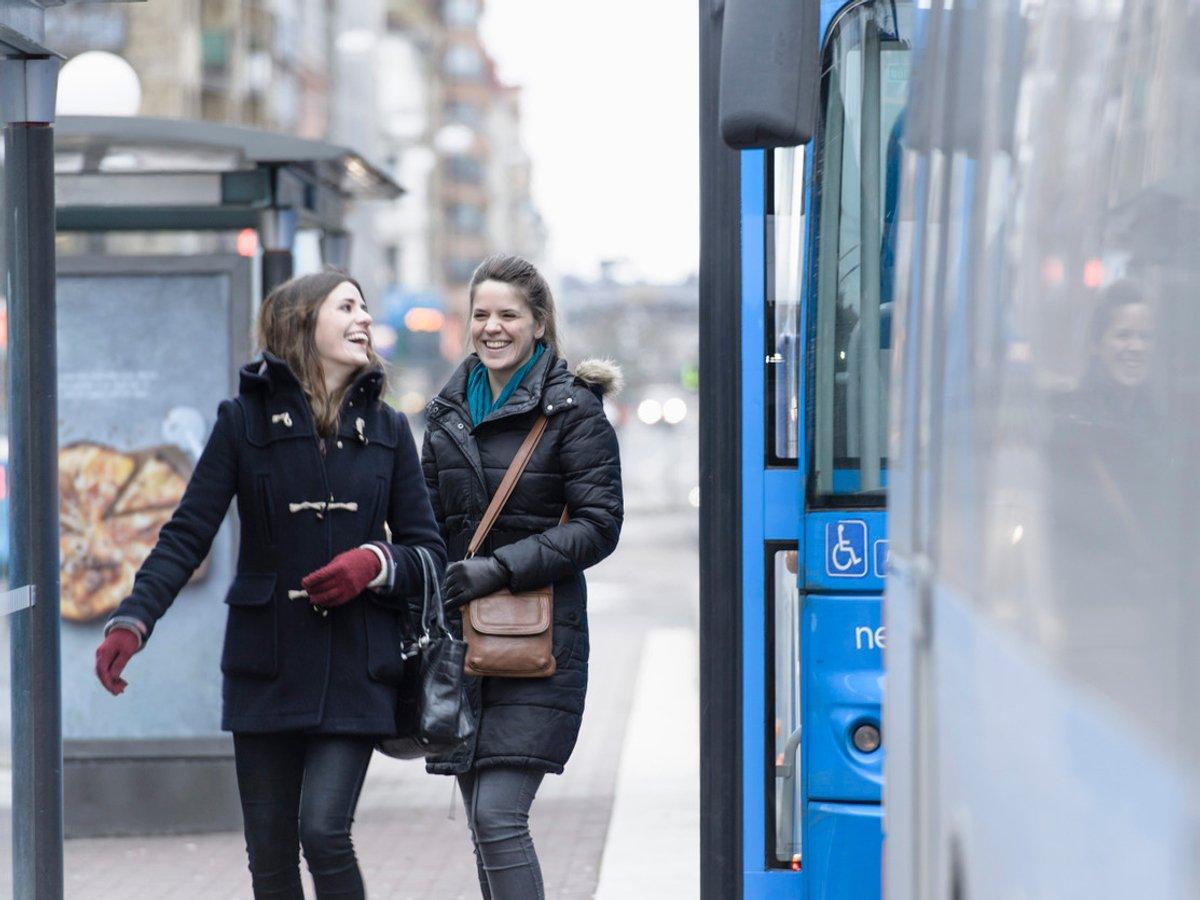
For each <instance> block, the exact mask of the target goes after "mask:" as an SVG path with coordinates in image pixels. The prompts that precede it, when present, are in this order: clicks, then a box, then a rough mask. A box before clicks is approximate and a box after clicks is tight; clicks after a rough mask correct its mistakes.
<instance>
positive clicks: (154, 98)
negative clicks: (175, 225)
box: [46, 0, 546, 392]
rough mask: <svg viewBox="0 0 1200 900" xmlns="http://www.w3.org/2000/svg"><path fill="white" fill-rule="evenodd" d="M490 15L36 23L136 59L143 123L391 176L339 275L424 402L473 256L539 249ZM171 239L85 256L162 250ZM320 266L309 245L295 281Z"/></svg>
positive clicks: (432, 0) (127, 13)
mask: <svg viewBox="0 0 1200 900" xmlns="http://www.w3.org/2000/svg"><path fill="white" fill-rule="evenodd" d="M483 12H484V7H483V2H482V0H154V2H152V3H145V4H131V5H114V6H63V7H57V8H52V9H50V10H48V11H47V16H46V31H47V41H48V42H49V43H50V44H51V45H53V46H55V47H57V48H60V49H61V51H62V52H63V53H64V54H65V55H66V56H67V57H68V58H70V57H72V56H74V55H76V54H78V53H81V52H84V51H87V50H104V51H107V52H110V53H113V54H116V55H118V56H120V57H122V58H124V59H125V60H126V61H127V62H129V63H130V64H131V65H132V66H133V68H134V70H135V71H136V72H137V74H138V76H139V78H140V81H141V87H142V102H141V109H140V114H141V115H145V116H162V117H169V118H190V119H204V120H208V121H213V122H223V123H229V124H237V125H247V126H253V127H259V128H265V129H270V130H275V131H280V132H284V133H288V134H295V135H297V136H300V137H306V138H315V139H324V140H328V141H330V142H332V143H337V144H343V145H346V146H350V147H353V148H354V149H356V150H358V151H359V152H361V153H363V154H364V155H365V156H366V157H367V158H368V159H370V160H371V161H372V162H374V163H375V164H376V165H379V166H380V167H382V168H384V169H386V170H387V171H388V172H389V173H390V174H391V175H392V176H393V177H395V178H396V180H397V181H398V182H399V183H400V184H401V185H403V186H404V188H405V190H406V194H405V196H403V197H402V198H400V199H399V200H397V201H394V202H388V203H376V204H372V205H363V206H361V207H360V208H358V209H356V210H355V211H354V212H353V213H352V214H351V216H350V218H349V220H348V226H349V228H350V229H351V230H352V233H353V244H352V250H351V256H350V267H351V269H352V270H353V272H354V274H355V275H356V277H358V278H359V279H360V281H361V282H362V283H363V287H364V290H365V291H366V293H367V294H368V302H369V303H371V305H372V308H373V312H374V313H375V316H376V319H377V321H380V324H381V325H384V326H386V327H384V328H381V330H380V337H381V349H384V350H388V351H390V352H389V353H388V355H390V356H391V357H392V358H393V359H394V360H395V361H396V362H398V363H400V364H401V369H402V374H403V373H404V372H405V371H406V370H408V369H410V368H411V369H412V370H413V372H412V375H413V378H412V379H406V378H403V377H402V379H401V380H402V381H406V380H407V381H409V382H410V386H411V388H412V389H413V390H414V391H417V392H420V391H428V390H429V389H430V388H431V387H435V386H436V385H434V382H435V381H437V380H438V379H439V378H440V377H442V376H443V375H444V374H445V373H446V371H447V370H448V368H449V365H450V363H451V361H453V360H456V359H457V358H458V357H459V356H461V353H462V350H463V347H464V344H465V335H464V329H463V323H464V322H465V312H466V303H467V284H468V282H469V280H470V276H471V272H472V271H473V269H474V267H475V265H476V264H478V262H479V260H480V259H481V258H482V257H484V256H486V255H487V254H489V253H493V252H498V251H505V252H513V253H519V254H521V255H524V256H527V257H529V258H530V259H533V260H534V261H538V262H540V261H542V258H543V255H544V253H545V245H546V234H545V228H544V226H543V223H542V219H541V217H540V215H539V214H538V211H537V209H536V207H535V205H534V203H533V199H532V195H531V192H530V186H531V177H532V163H531V161H530V158H529V155H528V154H527V153H526V151H525V149H524V148H523V147H522V145H521V140H520V124H521V111H520V92H519V89H517V88H515V87H512V86H509V85H506V84H504V83H503V82H502V81H501V80H500V79H499V78H498V77H497V74H496V67H495V64H494V62H493V60H492V58H491V57H490V56H489V54H488V51H487V48H486V46H485V45H484V42H483V39H482V36H481V34H480V28H479V25H480V18H481V17H482V15H483ZM235 237H236V236H235V235H219V236H208V237H204V238H200V239H197V238H196V237H195V236H193V237H192V238H191V239H190V243H187V244H186V246H187V248H188V250H189V251H190V252H196V251H197V250H199V249H204V250H230V251H232V249H233V248H234V246H235ZM169 240H170V239H166V240H164V239H163V238H161V237H156V238H150V237H146V238H144V239H136V238H134V239H131V238H130V236H120V237H115V238H113V239H112V246H111V247H110V246H107V245H106V246H103V247H102V246H99V245H98V244H97V242H96V241H94V240H92V241H89V242H86V243H80V244H79V245H78V248H79V249H86V250H89V251H92V252H96V251H99V250H112V251H116V252H164V251H166V250H169V249H170V247H169ZM181 240H182V239H181ZM181 246H183V244H181ZM72 249H76V245H74V244H70V243H69V242H68V245H67V246H65V247H64V250H65V251H66V252H70V251H71V250H72ZM315 258H316V254H315V253H309V254H307V255H306V253H305V246H304V238H303V236H302V238H301V240H300V242H299V245H298V247H297V271H298V272H300V271H305V269H306V264H307V265H309V266H311V265H315ZM414 309H415V310H418V312H419V313H420V315H410V313H412V311H413V310H414ZM406 322H407V324H406ZM411 325H417V326H419V329H420V330H418V331H412V330H411V328H410V326H411ZM435 326H436V327H435ZM389 329H390V330H389ZM384 343H386V344H388V345H389V346H387V347H383V346H382V345H383V344H384Z"/></svg>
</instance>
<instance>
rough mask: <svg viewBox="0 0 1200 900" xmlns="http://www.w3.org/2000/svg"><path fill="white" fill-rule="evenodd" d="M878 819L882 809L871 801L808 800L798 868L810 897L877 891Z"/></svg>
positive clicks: (859, 898) (858, 897) (824, 899)
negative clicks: (801, 869)
mask: <svg viewBox="0 0 1200 900" xmlns="http://www.w3.org/2000/svg"><path fill="white" fill-rule="evenodd" d="M881 821H882V812H881V811H880V807H879V806H878V805H877V804H874V803H810V804H809V805H808V843H807V844H806V846H805V851H804V871H805V873H806V876H807V879H808V887H809V895H808V896H809V898H810V900H863V898H864V897H878V896H879V892H880V885H881V881H882V872H881V870H880V862H881V857H880V853H879V842H880V841H881V840H882V828H881ZM865 848H870V852H865Z"/></svg>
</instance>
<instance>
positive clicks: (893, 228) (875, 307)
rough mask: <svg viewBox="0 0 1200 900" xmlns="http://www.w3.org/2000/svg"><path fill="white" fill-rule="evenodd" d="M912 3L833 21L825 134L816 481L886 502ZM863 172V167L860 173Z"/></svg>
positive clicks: (818, 487) (821, 494)
mask: <svg viewBox="0 0 1200 900" xmlns="http://www.w3.org/2000/svg"><path fill="white" fill-rule="evenodd" d="M910 19H911V11H910V9H909V8H908V7H907V6H901V7H898V8H896V7H893V6H891V5H878V6H876V5H875V4H870V5H866V6H863V7H860V8H859V9H857V10H855V11H853V12H852V13H850V14H848V15H847V16H846V18H844V19H843V20H842V22H841V23H840V24H839V25H838V26H837V29H836V32H835V36H834V38H833V40H832V41H831V43H830V45H829V48H828V50H827V51H826V52H827V56H826V75H825V78H824V80H823V82H822V106H823V119H822V126H823V127H822V129H821V133H820V134H821V136H820V142H819V145H818V154H819V156H818V158H817V172H818V174H817V179H818V196H817V202H818V205H819V219H818V234H817V241H818V266H817V310H816V317H815V319H816V321H815V329H814V350H815V356H816V365H815V368H814V373H813V378H814V384H813V390H814V404H813V408H814V416H815V422H814V457H815V458H814V461H813V473H814V479H813V491H814V494H815V495H816V497H817V498H818V499H820V498H828V497H830V496H832V495H854V496H856V497H857V498H858V499H859V500H860V501H861V500H863V499H871V500H873V501H875V502H882V499H883V490H884V488H885V487H886V465H887V459H886V453H887V448H886V438H885V434H886V421H887V399H888V372H889V365H890V363H889V357H890V352H891V310H892V270H893V263H894V258H895V252H894V248H895V244H896V237H897V234H896V232H897V228H898V227H899V225H900V223H899V222H898V220H897V218H896V215H897V209H898V195H899V182H900V158H901V137H902V134H903V129H904V102H905V91H906V87H907V83H908V77H909V65H910V62H909V43H908V31H909V21H910ZM864 172H865V173H867V175H866V177H864V175H863V173H864Z"/></svg>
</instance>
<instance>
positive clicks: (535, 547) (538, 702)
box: [421, 256, 624, 900]
mask: <svg viewBox="0 0 1200 900" xmlns="http://www.w3.org/2000/svg"><path fill="white" fill-rule="evenodd" d="M470 302H471V307H470V321H471V342H472V344H473V345H474V348H475V350H476V352H475V353H472V354H471V355H470V356H468V357H467V359H466V360H465V361H464V362H463V364H462V365H461V366H459V368H458V370H457V371H456V372H455V373H454V375H452V376H451V378H450V380H449V382H447V384H446V386H445V387H444V388H443V389H442V391H441V393H440V394H439V395H438V396H437V397H436V398H434V399H433V400H432V401H430V403H429V406H428V407H427V410H426V411H427V414H428V428H427V430H426V433H425V444H424V447H423V450H422V459H421V462H422V465H423V466H424V469H425V479H426V481H427V483H428V485H429V491H430V494H431V496H432V498H433V507H434V514H435V515H436V516H437V520H438V524H439V525H440V526H441V528H442V533H443V535H444V536H445V538H446V542H447V546H448V549H449V558H450V559H451V560H458V561H457V562H453V563H452V564H451V565H450V567H449V568H448V569H447V570H446V579H445V602H446V605H447V607H448V608H451V609H459V608H460V607H461V606H463V605H464V604H466V603H468V602H469V601H471V600H473V599H475V598H477V597H481V596H484V595H486V594H489V593H492V592H493V591H496V590H498V589H500V588H502V587H507V588H509V589H511V590H513V591H524V590H529V589H533V588H538V587H542V586H544V585H546V584H548V583H552V584H553V586H554V655H555V661H556V664H557V670H556V671H555V673H554V674H553V675H551V676H550V677H548V678H500V677H485V678H479V679H468V692H469V694H470V697H471V704H472V707H473V709H474V711H475V714H476V717H477V723H478V727H477V728H476V733H475V736H474V737H473V738H472V739H471V740H470V741H468V742H467V743H466V744H464V745H463V746H461V747H460V748H458V749H457V750H455V751H454V752H452V753H450V754H448V755H447V756H444V757H440V758H434V759H431V760H429V763H428V768H429V770H430V771H431V772H435V773H441V774H447V775H456V776H457V777H458V780H459V785H460V787H461V790H462V794H463V800H464V803H465V805H466V808H467V821H468V824H469V826H470V829H471V836H472V838H473V840H474V844H475V857H476V863H477V866H478V870H479V881H480V887H481V890H482V893H483V896H484V897H485V898H490V900H510V898H521V900H528V898H534V897H539V898H540V897H542V896H543V888H542V877H541V870H540V868H539V866H538V860H537V855H536V854H535V852H534V849H533V842H532V840H531V838H530V836H529V818H528V817H529V809H530V806H531V804H532V803H533V798H534V795H535V793H536V791H537V789H538V786H539V785H540V783H541V781H542V778H543V776H544V775H545V774H546V773H547V772H550V773H559V772H562V770H563V766H565V765H566V763H567V760H568V758H569V757H570V756H571V751H572V749H573V748H574V746H575V739H576V737H577V736H578V734H579V725H580V722H581V719H582V716H583V704H584V694H585V691H586V688H587V661H588V627H587V604H586V599H587V587H586V584H585V582H584V577H583V570H584V569H586V568H588V567H589V566H592V565H595V564H596V563H597V562H599V561H600V560H602V559H604V557H606V556H608V555H609V554H610V553H612V551H613V549H614V548H615V547H616V545H617V536H618V534H619V533H620V530H621V521H622V518H623V515H624V511H623V507H622V499H621V465H620V459H619V457H618V452H617V438H616V434H615V433H614V431H613V429H612V426H611V425H610V424H609V422H608V419H607V418H606V417H605V414H604V407H603V404H602V403H601V399H600V398H601V396H602V395H603V394H604V393H605V392H607V391H612V390H615V389H616V388H617V387H618V385H619V379H620V373H619V371H618V370H617V369H616V367H615V366H613V365H612V364H611V363H607V362H600V361H588V362H584V363H580V365H579V366H578V367H577V368H576V370H575V372H574V374H572V373H571V371H570V370H569V369H568V368H567V363H566V361H565V360H563V359H561V358H560V357H559V355H558V346H557V339H556V332H557V329H556V321H555V314H554V300H553V298H552V296H551V293H550V290H549V288H548V286H547V285H546V282H545V280H544V279H543V278H542V276H541V275H540V274H539V273H538V271H537V270H536V269H535V268H534V267H533V266H532V265H531V264H530V263H528V262H526V261H525V260H523V259H520V258H518V257H512V256H507V257H505V256H496V257H491V258H489V259H486V260H484V261H483V262H482V263H481V264H480V265H479V267H478V268H477V269H476V270H475V274H474V275H473V276H472V278H471V286H470ZM539 413H542V414H545V415H546V417H547V418H548V420H549V421H548V425H547V427H546V431H545V433H544V434H543V435H542V438H541V441H540V442H539V443H538V445H537V448H536V450H535V451H534V453H533V456H532V457H531V459H530V460H529V464H528V466H527V468H526V469H525V472H524V474H523V475H522V476H521V478H520V480H519V481H518V482H517V485H516V488H515V489H514V491H513V493H512V495H511V497H510V498H509V500H508V502H507V503H506V504H505V506H504V509H503V512H502V513H501V515H500V517H499V519H498V520H497V522H496V524H495V526H494V527H493V528H492V530H491V532H490V533H489V535H488V538H487V540H486V541H485V543H484V545H483V547H482V548H481V549H480V550H479V552H478V554H477V555H476V556H474V557H473V558H471V559H463V557H464V556H465V555H466V551H467V545H468V543H469V542H470V539H471V536H472V534H473V533H474V531H475V527H476V526H477V525H478V524H479V522H480V520H481V519H482V517H483V513H484V510H485V509H486V508H487V505H488V502H489V501H490V499H491V497H492V495H493V494H494V493H495V491H496V489H497V487H498V486H499V484H500V480H501V478H503V476H504V473H505V471H506V470H507V468H508V466H509V463H511V462H512V460H513V456H514V455H515V454H516V451H517V448H518V447H519V446H520V445H521V443H522V441H523V440H524V439H525V436H526V435H527V434H528V433H529V431H530V429H531V428H532V427H533V425H534V422H535V421H536V420H537V418H538V415H539ZM564 506H565V507H566V509H567V512H568V514H569V519H568V521H566V522H565V523H560V515H561V514H562V511H563V507H564Z"/></svg>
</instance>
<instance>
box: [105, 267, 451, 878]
mask: <svg viewBox="0 0 1200 900" xmlns="http://www.w3.org/2000/svg"><path fill="white" fill-rule="evenodd" d="M258 340H259V344H260V346H261V347H262V349H263V355H262V358H261V359H258V360H255V361H254V362H252V363H250V364H248V365H246V366H244V367H243V368H242V370H241V387H240V390H239V392H238V395H237V396H236V397H234V398H232V399H230V400H226V401H224V402H222V403H221V405H220V408H219V409H218V411H217V421H216V424H215V425H214V426H213V431H212V435H211V436H210V437H209V439H208V444H207V446H206V447H205V448H204V452H203V453H202V454H201V456H200V460H199V462H198V463H197V464H196V469H195V472H194V473H193V474H192V477H191V480H190V482H189V483H188V488H187V492H186V493H185V494H184V496H183V500H182V501H180V504H179V507H178V509H176V510H175V513H174V515H173V516H172V517H171V520H170V521H169V522H168V523H167V524H166V525H164V526H163V528H162V530H161V532H160V533H159V536H158V542H157V545H156V546H155V548H154V550H153V551H152V552H151V553H150V555H149V556H148V557H147V558H146V561H145V562H144V563H143V564H142V567H141V569H140V570H139V571H138V573H137V577H136V579H135V581H134V585H133V591H132V593H131V594H130V595H129V597H127V598H126V599H125V600H124V601H123V602H122V603H121V605H120V606H119V607H118V608H117V611H116V613H115V614H114V615H113V617H112V618H111V619H109V621H108V624H107V626H106V627H105V629H104V631H105V638H104V641H103V643H102V644H101V645H100V647H99V648H98V649H97V651H96V675H97V677H98V678H99V679H100V682H101V684H102V685H103V686H104V688H105V689H106V690H108V691H109V692H110V693H112V694H114V695H115V694H120V693H121V692H122V691H124V690H125V687H126V683H125V680H124V679H123V678H122V672H123V671H124V669H125V666H126V664H127V663H128V662H129V660H130V657H132V656H133V654H134V653H136V652H137V651H138V650H139V649H140V648H141V647H142V645H143V644H144V643H146V642H147V641H148V640H149V639H150V636H151V634H152V633H153V630H154V626H155V623H156V622H157V621H158V620H159V618H161V617H162V616H163V614H164V613H166V611H167V609H168V608H169V607H170V606H171V603H172V602H173V601H174V600H175V597H176V595H177V594H178V593H179V591H180V590H181V589H182V588H183V586H184V585H185V584H186V583H187V581H188V579H189V578H190V577H191V575H192V572H193V571H195V569H196V567H197V566H199V565H200V563H201V561H202V560H203V559H204V558H205V557H206V556H207V555H208V551H209V547H210V546H211V545H212V541H213V538H214V536H215V535H216V533H217V529H218V528H219V527H220V525H221V522H222V521H223V520H224V518H225V513H226V511H227V510H228V508H229V504H230V502H231V501H232V500H233V499H234V498H235V497H236V498H237V507H238V517H239V520H240V522H241V529H240V548H239V552H238V564H237V573H236V574H235V576H234V579H233V584H232V585H231V586H230V588H229V593H228V594H227V596H226V598H225V602H226V603H227V604H228V605H229V610H228V618H227V621H226V626H225V643H224V649H223V651H222V654H221V671H222V673H223V674H224V685H223V691H222V698H223V710H222V715H221V727H222V728H223V729H225V730H226V731H231V732H233V752H234V762H235V765H236V768H237V780H238V792H239V794H240V796H241V801H242V813H243V818H244V820H245V832H246V847H247V851H248V853H249V857H250V873H251V877H252V881H253V889H254V896H255V897H277V898H288V900H303V898H304V891H303V888H302V887H301V883H300V868H299V850H300V849H301V848H303V850H304V856H305V859H306V860H307V861H308V868H309V871H310V872H311V873H312V876H313V882H314V885H315V887H316V891H317V897H335V896H336V897H345V898H354V897H363V896H364V894H363V883H362V876H361V875H360V872H359V867H358V862H357V860H356V858H355V853H354V847H353V845H352V843H351V839H350V824H351V822H352V821H353V818H354V809H355V806H356V805H357V803H358V794H359V791H360V789H361V788H362V783H363V778H364V776H365V775H366V770H367V764H368V762H369V761H370V758H371V752H372V749H373V746H374V743H375V739H376V738H378V737H382V736H386V735H389V734H392V733H393V732H394V730H395V711H396V703H397V699H398V696H397V693H398V688H399V685H400V682H401V680H402V678H403V676H404V661H403V658H402V657H401V652H400V645H401V642H400V641H399V640H398V639H397V636H398V632H399V628H400V626H401V624H402V620H403V619H404V617H405V608H406V605H407V598H408V596H409V595H410V594H412V593H414V592H417V591H419V590H420V587H421V581H420V579H421V564H420V557H419V555H418V550H417V547H425V548H427V549H428V550H429V551H430V553H432V555H433V557H434V558H435V559H436V560H437V561H438V565H439V566H440V565H441V563H442V561H444V559H445V545H444V544H443V542H442V538H441V536H440V534H439V532H438V526H437V522H436V521H435V520H434V517H433V509H432V506H431V505H430V501H429V495H428V492H427V491H426V489H425V481H424V478H423V476H422V474H421V468H420V463H419V461H418V459H417V451H416V446H415V444H414V442H413V437H412V433H411V432H410V431H409V427H408V422H407V421H406V420H405V418H404V416H402V415H400V414H399V413H397V412H396V411H395V410H393V409H392V408H391V407H390V406H388V405H387V404H386V403H384V402H383V400H382V394H383V392H384V388H385V377H384V371H383V367H382V364H381V362H380V359H379V357H378V356H377V355H376V353H375V350H374V349H373V347H372V345H371V316H370V314H369V313H368V312H367V305H366V303H365V302H364V300H363V297H362V291H361V289H360V288H359V286H358V284H357V283H356V282H355V281H353V280H352V279H350V278H349V277H348V276H346V275H344V274H342V273H337V272H330V273H319V274H314V275H306V276H303V277H300V278H296V279H293V280H292V281H289V282H286V283H285V284H282V285H280V286H279V287H277V288H275V290H273V291H272V292H271V294H270V296H269V297H267V299H266V300H264V301H263V304H262V308H261V309H260V311H259V315H258ZM385 537H386V540H384V538H385ZM151 652H153V651H151Z"/></svg>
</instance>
